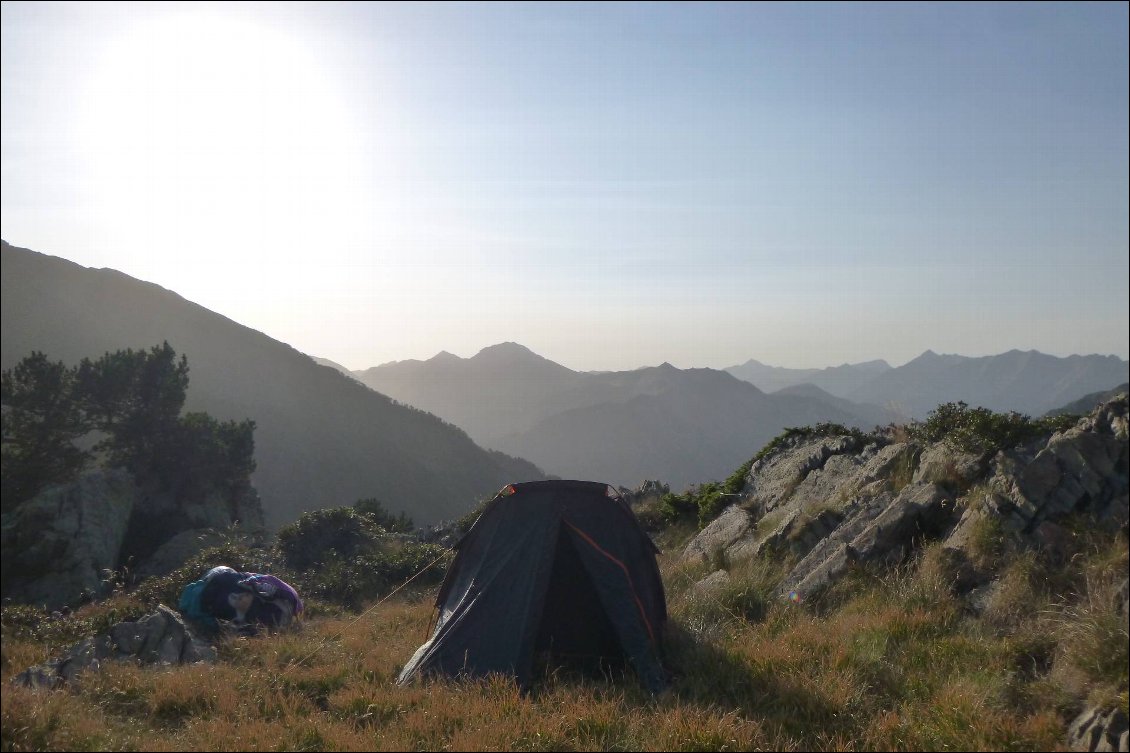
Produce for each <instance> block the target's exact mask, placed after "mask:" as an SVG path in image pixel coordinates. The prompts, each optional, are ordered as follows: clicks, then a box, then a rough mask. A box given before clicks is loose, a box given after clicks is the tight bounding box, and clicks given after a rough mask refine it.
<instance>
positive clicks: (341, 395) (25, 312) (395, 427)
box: [0, 242, 545, 526]
mask: <svg viewBox="0 0 1130 753" xmlns="http://www.w3.org/2000/svg"><path fill="white" fill-rule="evenodd" d="M0 263H2V274H0V276H2V291H0V311H2V314H3V315H2V335H3V337H2V338H0V342H2V347H0V366H2V367H3V368H5V369H7V368H11V367H12V366H13V365H15V364H16V363H17V362H18V361H19V360H20V359H22V358H23V357H24V356H26V355H28V354H29V353H30V352H31V351H32V350H40V351H43V352H45V353H46V354H47V355H48V356H49V357H50V358H51V359H53V360H62V361H66V362H67V363H75V362H77V361H78V360H79V359H81V358H83V357H84V356H91V357H97V356H99V355H101V354H102V353H104V352H106V351H112V350H118V349H122V348H134V349H139V348H148V347H150V346H152V345H159V344H160V343H161V342H162V341H165V340H167V341H168V342H169V344H170V345H172V347H173V348H174V349H175V350H176V351H177V352H178V353H183V354H184V355H186V356H187V357H188V363H189V368H190V372H189V379H190V383H189V390H188V400H187V403H186V409H187V410H203V411H207V412H208V413H211V414H212V415H213V416H215V417H217V418H220V419H244V418H251V419H254V421H255V422H256V424H257V429H256V431H255V457H256V460H257V461H258V470H257V471H256V472H255V475H254V477H253V480H254V483H255V486H256V488H257V489H258V490H259V492H260V495H261V497H262V499H263V505H264V509H265V511H266V514H267V519H268V523H270V524H272V525H275V526H277V525H279V524H282V523H285V522H287V521H290V520H293V519H294V518H295V517H296V516H297V515H299V514H300V513H301V512H303V511H306V510H311V509H316V508H319V507H327V506H336V505H344V504H351V503H352V502H354V501H356V500H357V499H358V498H361V497H377V498H379V499H381V500H382V501H383V502H384V503H385V505H386V506H387V507H388V508H389V509H391V510H392V511H394V512H395V511H398V510H401V509H403V510H405V511H406V512H407V513H408V514H409V515H411V516H412V517H413V518H414V519H415V521H416V522H417V523H418V524H423V523H429V522H435V521H437V520H439V519H444V518H452V517H456V516H459V515H462V514H464V513H465V512H467V511H468V510H470V509H471V508H472V507H473V506H474V504H475V503H476V502H477V501H478V500H479V499H480V498H482V497H484V496H487V495H490V494H493V493H494V492H496V491H497V490H498V489H499V488H501V487H502V486H504V485H505V484H507V483H510V482H513V481H522V480H528V479H542V478H544V477H545V476H544V474H543V473H542V472H541V471H540V470H538V469H537V468H536V467H534V466H533V465H532V464H530V463H528V462H526V461H523V460H518V459H516V458H512V457H508V456H505V455H503V454H502V453H498V452H491V451H487V450H484V449H483V448H481V447H478V446H476V445H475V444H474V442H472V441H471V439H470V438H469V437H468V436H467V435H466V434H465V433H464V432H463V431H462V430H461V429H459V428H456V427H454V426H451V425H450V424H447V423H444V422H443V421H441V420H440V419H438V418H436V417H435V416H432V415H429V414H427V413H424V412H422V411H419V410H415V409H413V408H410V407H407V406H403V405H398V404H396V403H395V402H394V401H393V400H391V399H389V398H388V397H386V396H384V395H380V394H377V393H376V392H373V391H372V390H371V389H369V388H368V387H365V386H364V385H362V384H360V383H359V382H357V381H356V380H355V379H352V378H350V377H347V376H344V375H342V374H340V373H338V371H337V370H335V369H333V368H326V367H325V366H321V365H318V364H317V363H315V362H314V361H313V360H312V359H311V358H310V357H309V356H307V355H305V354H303V353H300V352H298V351H297V350H295V349H293V348H291V347H290V346H288V345H285V344H284V343H281V342H278V341H277V340H273V339H271V338H270V337H267V336H266V335H264V334H262V333H260V332H256V331H255V330H252V329H249V328H247V327H244V326H242V325H239V324H237V323H235V322H233V321H231V320H230V319H227V318H225V317H223V316H220V315H219V314H216V313H213V312H211V311H208V310H207V309H205V308H203V307H201V306H198V305H196V304H194V303H191V302H189V301H186V300H185V299H184V298H182V297H180V296H179V295H177V294H175V293H173V292H171V291H168V290H165V289H164V288H161V287H158V286H157V285H153V284H150V283H146V282H141V281H139V280H136V279H134V278H131V277H128V276H126V275H124V274H122V273H121V272H116V271H114V270H109V269H100V270H99V269H87V268H85V267H81V266H79V265H77V264H74V263H72V262H69V261H65V260H63V259H59V258H56V257H52V256H45V255H43V254H38V253H35V252H34V251H29V250H27V249H22V248H16V247H13V246H11V245H9V244H8V243H6V242H5V243H3V247H2V249H0Z"/></svg>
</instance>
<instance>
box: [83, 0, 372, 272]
mask: <svg viewBox="0 0 1130 753" xmlns="http://www.w3.org/2000/svg"><path fill="white" fill-rule="evenodd" d="M104 50H105V52H104V55H103V57H102V58H101V59H100V61H99V63H98V64H97V65H96V66H95V67H94V69H93V70H92V71H91V72H90V79H89V85H88V87H87V90H86V96H85V101H84V102H83V103H82V104H81V106H80V112H79V113H78V117H79V118H80V125H81V126H82V128H81V130H82V132H83V139H84V140H85V141H86V142H87V143H86V144H84V147H85V148H84V149H83V152H84V153H86V154H88V155H89V159H90V160H91V164H90V166H89V167H90V169H91V170H92V172H93V173H94V174H95V175H96V176H97V180H96V184H97V186H98V188H97V195H95V196H91V197H88V200H89V201H90V203H91V204H92V205H93V206H95V207H96V208H97V209H98V211H99V213H100V214H102V215H103V216H104V217H105V218H106V224H107V226H108V227H112V228H129V230H119V231H118V232H122V233H128V237H121V238H120V239H118V240H119V241H120V242H121V243H124V244H126V245H128V246H130V247H131V248H132V249H133V251H134V253H135V254H136V255H138V256H139V257H141V258H138V259H137V261H138V262H140V263H141V266H142V267H149V268H153V267H154V265H157V264H160V263H163V262H161V261H159V260H158V259H156V258H154V254H153V253H152V249H154V248H160V249H162V250H165V249H167V250H170V251H191V254H192V259H193V263H194V264H200V265H202V266H204V267H207V266H208V265H210V264H217V263H226V264H230V263H250V264H256V265H265V266H266V267H269V266H270V264H271V263H272V262H283V261H285V259H278V258H277V257H279V256H280V255H281V256H284V257H285V255H286V254H287V253H288V252H296V251H297V250H299V249H300V248H302V247H303V246H307V247H308V245H309V244H312V243H315V242H316V243H318V244H320V245H323V246H324V244H327V243H328V244H332V243H348V242H349V240H350V235H351V233H353V232H354V231H355V227H354V226H355V223H356V222H357V221H358V211H357V210H358V207H357V206H356V202H357V201H358V196H359V194H360V192H359V191H358V190H357V184H358V181H359V176H360V175H361V172H360V171H361V169H362V166H361V165H360V164H358V161H357V149H356V143H357V140H356V139H355V130H356V129H355V127H354V124H352V123H351V122H350V120H349V117H348V115H347V114H346V113H347V108H346V107H345V106H344V102H343V101H342V98H341V96H340V95H338V94H337V91H338V87H336V86H335V84H334V82H333V80H332V78H331V77H330V76H329V75H327V74H326V73H325V72H324V71H323V70H322V69H321V68H320V66H319V64H318V62H317V58H316V56H315V55H313V54H311V52H310V50H309V49H308V48H306V47H304V46H303V45H302V44H300V43H299V42H298V41H297V40H296V39H294V38H292V37H290V36H288V35H287V34H286V33H285V32H284V31H282V30H280V29H277V28H274V27H272V26H270V25H266V24H263V23H259V22H256V21H255V20H253V19H251V18H243V17H237V16H234V15H233V14H231V13H220V12H217V11H215V10H212V11H205V12H199V11H192V10H189V9H184V10H180V11H176V12H169V13H166V14H164V15H161V16H159V17H152V18H148V19H146V20H144V21H141V22H139V23H136V24H131V25H130V26H129V27H128V28H125V29H123V30H122V31H121V33H120V37H119V38H117V39H113V40H109V41H108V42H107V44H106V45H105V47H104ZM237 249H238V251H239V252H240V253H239V255H238V257H236V256H234V255H232V254H231V252H232V251H235V250H237ZM146 257H148V258H146ZM181 258H182V259H183V258H185V257H184V256H181ZM236 258H238V259H241V260H246V261H243V262H236V261H235V259H236ZM186 272H187V273H189V274H192V273H193V272H192V270H185V269H183V268H181V269H180V270H179V271H178V275H183V274H184V273H186ZM206 273H208V270H207V269H198V270H197V272H196V274H198V275H199V274H206Z"/></svg>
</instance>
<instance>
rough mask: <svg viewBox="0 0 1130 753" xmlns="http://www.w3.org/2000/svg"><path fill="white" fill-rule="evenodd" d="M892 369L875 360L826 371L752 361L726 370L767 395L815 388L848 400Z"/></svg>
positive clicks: (883, 362)
mask: <svg viewBox="0 0 1130 753" xmlns="http://www.w3.org/2000/svg"><path fill="white" fill-rule="evenodd" d="M890 368H891V365H890V364H889V363H887V362H886V361H883V360H876V361H864V362H863V363H854V364H852V363H845V364H843V365H842V366H829V367H828V368H824V369H786V368H782V367H780V366H768V365H766V364H763V363H761V362H760V361H756V360H754V359H752V358H751V359H749V360H748V361H746V362H745V363H743V364H741V365H739V366H730V367H728V368H726V369H725V370H726V371H728V372H730V373H731V374H733V375H734V376H736V377H737V378H738V379H741V380H742V381H745V382H749V383H750V384H753V385H756V386H757V387H759V388H760V389H762V390H764V391H765V392H777V391H779V390H782V389H785V388H786V387H793V386H796V385H798V384H814V385H816V386H817V387H819V388H820V389H822V390H824V391H825V392H828V393H829V394H832V395H835V396H837V397H845V396H846V395H848V394H850V393H852V392H854V391H855V390H857V389H859V388H860V387H862V386H863V385H864V384H866V383H867V382H869V381H871V379H873V378H874V377H876V376H878V375H879V374H882V373H883V372H885V371H888V370H890Z"/></svg>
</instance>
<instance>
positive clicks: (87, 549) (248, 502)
mask: <svg viewBox="0 0 1130 753" xmlns="http://www.w3.org/2000/svg"><path fill="white" fill-rule="evenodd" d="M237 520H238V521H239V522H240V527H239V530H240V531H241V532H242V533H255V532H260V531H262V530H263V510H262V506H261V504H260V503H259V497H258V494H257V493H256V491H255V489H253V488H247V489H245V490H243V491H241V492H239V493H236V494H234V495H232V496H231V498H228V497H226V496H225V495H223V494H221V493H219V492H217V491H216V490H204V491H201V492H200V493H198V494H191V495H190V494H181V495H180V496H179V497H178V496H177V495H174V494H172V493H170V492H165V491H153V490H152V489H148V488H144V487H142V486H139V485H138V483H137V482H136V480H135V479H134V477H133V476H131V475H130V474H129V473H127V472H126V471H124V470H122V469H103V470H97V471H91V472H89V473H86V474H85V475H83V476H81V477H80V478H79V479H78V480H77V481H74V482H73V483H70V484H60V485H54V486H49V487H47V488H46V489H44V490H43V491H42V492H40V493H39V494H38V495H36V496H35V497H33V498H32V499H30V500H28V501H27V502H25V503H23V504H21V505H19V506H18V507H16V508H15V509H14V510H11V511H9V512H6V513H4V515H3V518H2V519H0V537H2V538H0V540H2V545H3V550H2V557H3V595H4V597H5V598H10V599H12V600H14V601H17V602H25V603H31V604H41V605H44V606H46V607H47V608H48V609H57V608H59V607H62V606H65V605H72V606H73V605H77V604H79V603H81V602H82V601H84V600H86V599H89V598H93V597H97V596H100V595H102V593H103V591H104V590H105V586H104V584H103V578H104V577H105V576H106V574H107V572H108V571H117V570H121V569H122V567H123V565H125V564H127V563H128V564H129V566H130V569H131V570H132V571H133V572H134V573H135V574H141V575H163V574H165V573H168V572H171V571H172V570H173V569H175V568H177V567H179V566H180V565H181V564H183V563H184V562H185V561H186V560H187V559H188V558H189V557H191V556H193V555H194V554H196V553H197V552H199V551H200V550H202V549H203V548H205V547H206V546H210V545H215V544H217V543H220V540H221V539H222V538H223V537H222V536H221V535H220V534H218V533H217V532H218V531H224V530H227V529H228V528H230V526H231V525H232V524H233V522H234V521H237Z"/></svg>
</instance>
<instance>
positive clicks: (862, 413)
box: [772, 382, 906, 427]
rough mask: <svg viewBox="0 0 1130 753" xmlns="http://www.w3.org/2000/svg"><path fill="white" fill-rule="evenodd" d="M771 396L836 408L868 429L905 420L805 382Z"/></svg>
mask: <svg viewBox="0 0 1130 753" xmlns="http://www.w3.org/2000/svg"><path fill="white" fill-rule="evenodd" d="M772 394H774V395H779V396H780V395H791V396H793V397H803V398H808V399H809V400H815V401H817V402H822V403H826V404H827V405H830V406H833V407H835V408H838V409H839V410H841V411H842V412H843V413H845V414H847V415H852V416H858V417H859V419H860V420H861V421H862V425H865V426H869V427H870V426H886V425H887V424H892V423H903V422H904V421H905V420H906V417H905V416H903V415H901V414H900V413H899V412H898V411H894V410H890V409H888V408H884V407H882V406H879V405H871V404H868V403H857V402H854V401H852V400H847V399H845V398H842V397H836V396H835V395H833V394H831V393H830V392H827V391H825V390H822V389H820V388H819V387H817V386H816V385H815V384H811V383H807V382H806V383H804V384H794V385H793V386H791V387H785V388H784V389H780V390H777V391H776V392H774V393H772Z"/></svg>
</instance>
